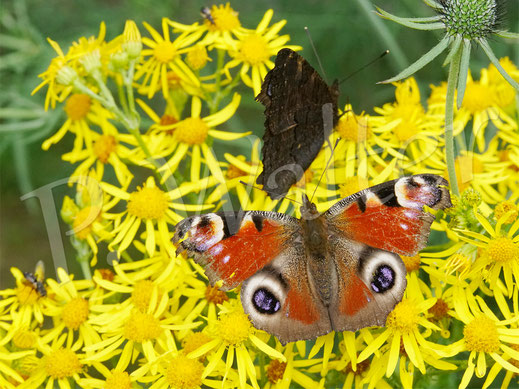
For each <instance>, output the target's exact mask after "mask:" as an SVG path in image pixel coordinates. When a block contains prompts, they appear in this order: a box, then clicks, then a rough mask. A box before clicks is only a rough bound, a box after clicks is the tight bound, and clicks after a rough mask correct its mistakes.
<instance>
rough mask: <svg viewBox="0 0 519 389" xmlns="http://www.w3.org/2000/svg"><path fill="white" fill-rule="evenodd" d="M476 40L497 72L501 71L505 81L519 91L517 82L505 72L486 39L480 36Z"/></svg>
mask: <svg viewBox="0 0 519 389" xmlns="http://www.w3.org/2000/svg"><path fill="white" fill-rule="evenodd" d="M478 42H479V44H480V45H481V47H482V48H483V50H484V51H485V53H486V54H487V56H488V59H490V61H491V62H492V63H493V64H494V66H495V67H496V68H497V70H499V73H501V75H502V76H503V77H504V78H505V80H506V81H508V83H509V84H510V85H512V86H513V87H514V88H515V89H516V90H518V91H519V84H518V83H517V82H516V81H515V80H514V79H513V78H512V77H511V76H510V75H509V74H508V73H507V72H506V70H505V69H503V67H502V66H501V64H500V63H499V60H498V59H497V57H496V56H495V54H494V52H493V51H492V48H491V47H490V46H489V45H488V42H487V41H486V39H482V38H480V39H478Z"/></svg>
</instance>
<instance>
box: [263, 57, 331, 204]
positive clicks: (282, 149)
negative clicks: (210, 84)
mask: <svg viewBox="0 0 519 389" xmlns="http://www.w3.org/2000/svg"><path fill="white" fill-rule="evenodd" d="M338 97H339V85H338V82H337V81H335V82H334V83H333V84H332V85H331V86H328V84H326V82H325V81H324V80H323V79H322V78H321V76H319V73H317V71H316V70H315V69H314V68H313V67H312V66H311V65H310V64H309V63H308V62H307V61H306V60H305V59H304V58H303V57H301V56H300V55H299V54H297V53H296V52H295V51H293V50H290V49H281V50H280V51H279V52H278V54H277V57H276V62H275V66H274V68H272V70H270V71H269V72H268V73H267V75H266V76H265V80H264V81H263V84H262V86H261V92H260V93H259V94H258V96H256V100H257V101H259V102H260V103H262V104H263V105H264V106H265V133H264V135H263V148H262V150H261V152H262V159H263V171H262V172H261V173H260V175H259V176H258V178H257V180H256V183H257V184H259V185H263V189H264V190H265V191H266V192H267V193H268V194H269V196H270V197H271V198H272V199H278V198H280V197H282V196H284V195H285V194H286V193H287V192H288V190H289V189H290V187H291V186H292V185H293V184H295V183H296V182H297V181H299V179H300V178H301V177H302V176H303V173H304V172H305V170H306V169H308V167H309V166H310V164H311V163H312V161H313V160H314V159H315V157H316V156H317V154H318V153H319V150H320V149H321V147H322V145H323V143H324V141H325V139H328V136H329V135H330V133H331V131H332V130H333V128H334V127H335V125H336V124H337V120H338V114H337V99H338Z"/></svg>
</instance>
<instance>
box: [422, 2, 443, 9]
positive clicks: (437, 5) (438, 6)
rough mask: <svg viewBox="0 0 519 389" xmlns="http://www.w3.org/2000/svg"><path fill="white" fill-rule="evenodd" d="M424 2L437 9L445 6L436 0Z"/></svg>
mask: <svg viewBox="0 0 519 389" xmlns="http://www.w3.org/2000/svg"><path fill="white" fill-rule="evenodd" d="M423 2H424V3H425V4H427V5H428V6H429V7H431V8H432V9H435V10H437V9H442V8H443V7H442V5H441V4H440V3H438V2H436V1H435V0H423Z"/></svg>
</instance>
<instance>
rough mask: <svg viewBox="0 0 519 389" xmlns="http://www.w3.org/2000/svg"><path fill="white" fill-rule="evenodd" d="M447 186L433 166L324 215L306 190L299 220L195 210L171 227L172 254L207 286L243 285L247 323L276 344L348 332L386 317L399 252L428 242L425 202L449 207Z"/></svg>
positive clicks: (395, 297)
mask: <svg viewBox="0 0 519 389" xmlns="http://www.w3.org/2000/svg"><path fill="white" fill-rule="evenodd" d="M446 185H447V182H446V181H445V180H444V179H443V178H441V177H439V176H435V175H430V174H423V175H417V176H411V177H404V178H401V179H398V180H394V181H389V182H386V183H383V184H380V185H377V186H375V187H372V188H369V189H366V190H364V191H361V192H359V193H357V194H355V195H352V196H350V197H347V198H345V199H343V200H341V201H339V202H338V203H337V204H336V205H334V206H333V207H331V208H330V209H329V210H328V211H326V212H324V213H322V214H321V213H319V212H318V211H317V208H316V206H315V205H314V204H312V203H311V202H310V201H309V200H308V198H307V197H306V196H305V197H304V198H303V206H302V207H301V216H302V217H301V218H300V219H298V218H294V217H291V216H288V215H285V214H281V213H276V212H262V211H240V212H220V213H211V214H206V215H201V216H193V217H190V218H187V219H185V220H183V221H181V222H180V223H179V224H178V225H177V226H176V230H175V235H174V238H173V240H174V241H175V242H179V243H178V249H177V253H182V252H187V254H188V255H189V256H192V257H193V258H194V259H195V261H196V262H198V263H200V264H202V265H203V266H205V271H206V275H207V276H208V278H209V281H210V282H211V284H214V283H216V282H217V281H219V280H222V281H223V283H222V287H221V289H222V290H229V289H233V288H235V287H237V286H238V285H240V284H241V301H242V305H243V308H244V311H245V313H247V314H249V318H250V319H251V321H252V323H253V324H254V326H255V327H256V328H259V329H263V330H265V331H267V332H269V333H271V334H273V335H275V336H277V337H278V339H279V340H280V341H281V342H282V343H287V342H291V341H296V340H301V339H313V338H315V337H317V336H319V335H323V334H326V333H328V332H330V331H344V330H351V331H354V330H357V329H359V328H362V327H367V326H372V325H383V324H384V323H385V320H386V317H387V315H388V314H389V312H391V310H392V309H393V308H394V306H395V305H396V304H397V303H398V302H399V301H400V300H401V299H402V296H403V293H404V290H405V286H406V277H405V275H406V270H405V266H404V264H403V262H402V260H401V259H400V257H399V255H398V254H403V255H414V254H415V253H416V252H417V251H418V250H420V249H422V248H423V247H424V246H425V244H426V242H427V236H428V233H429V229H430V225H431V223H432V221H433V220H434V216H433V215H432V214H430V213H429V212H427V211H424V206H428V207H430V208H432V209H443V208H445V207H447V206H450V197H449V193H448V190H447V189H446V187H445V186H446ZM388 219H390V222H389V223H388ZM181 240H182V241H181Z"/></svg>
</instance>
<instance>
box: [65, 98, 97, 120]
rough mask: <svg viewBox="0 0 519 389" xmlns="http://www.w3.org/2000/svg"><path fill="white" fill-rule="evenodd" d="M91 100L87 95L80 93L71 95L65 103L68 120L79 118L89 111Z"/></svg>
mask: <svg viewBox="0 0 519 389" xmlns="http://www.w3.org/2000/svg"><path fill="white" fill-rule="evenodd" d="M91 105H92V100H91V99H90V97H89V96H87V95H85V94H82V93H75V94H73V95H71V96H70V97H69V98H68V99H67V102H66V103H65V108H64V109H65V112H66V113H67V116H68V118H69V119H70V120H81V119H83V118H84V117H85V116H86V115H87V114H88V113H89V112H90V106H91Z"/></svg>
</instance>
